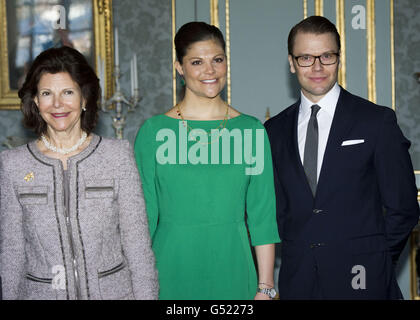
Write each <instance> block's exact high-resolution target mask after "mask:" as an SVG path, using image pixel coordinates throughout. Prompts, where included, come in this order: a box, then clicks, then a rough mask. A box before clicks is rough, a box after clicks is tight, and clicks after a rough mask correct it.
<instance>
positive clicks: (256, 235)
mask: <svg viewBox="0 0 420 320" xmlns="http://www.w3.org/2000/svg"><path fill="white" fill-rule="evenodd" d="M261 146H263V149H262V148H261ZM252 150H254V151H253V156H254V157H256V159H258V155H257V153H259V157H260V159H264V161H263V166H264V168H263V170H262V171H261V160H260V161H258V160H257V161H256V164H254V165H251V167H254V169H253V170H252V173H254V174H252V175H250V182H249V185H248V190H247V195H246V212H247V223H248V229H249V233H250V237H251V243H252V245H253V246H258V245H264V244H269V243H277V242H280V238H279V233H278V228H277V222H276V195H275V189H274V175H273V163H272V157H271V148H270V143H269V140H268V136H267V133H266V131H265V129H264V126H263V125H262V124H261V123H260V122H259V121H258V122H257V123H256V139H254V141H253V148H252Z"/></svg>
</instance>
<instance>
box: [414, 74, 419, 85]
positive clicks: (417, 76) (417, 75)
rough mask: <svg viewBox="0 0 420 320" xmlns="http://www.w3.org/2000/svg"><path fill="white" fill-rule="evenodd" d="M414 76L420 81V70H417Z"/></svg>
mask: <svg viewBox="0 0 420 320" xmlns="http://www.w3.org/2000/svg"><path fill="white" fill-rule="evenodd" d="M414 77H415V78H416V80H417V82H418V83H420V72H416V73H415V74H414Z"/></svg>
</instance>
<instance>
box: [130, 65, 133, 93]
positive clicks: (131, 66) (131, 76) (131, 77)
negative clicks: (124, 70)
mask: <svg viewBox="0 0 420 320" xmlns="http://www.w3.org/2000/svg"><path fill="white" fill-rule="evenodd" d="M130 79H131V96H134V60H133V59H131V61H130Z"/></svg>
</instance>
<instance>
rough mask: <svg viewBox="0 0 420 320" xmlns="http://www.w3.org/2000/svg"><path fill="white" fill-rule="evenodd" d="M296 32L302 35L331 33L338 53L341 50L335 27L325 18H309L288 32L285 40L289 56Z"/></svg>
mask: <svg viewBox="0 0 420 320" xmlns="http://www.w3.org/2000/svg"><path fill="white" fill-rule="evenodd" d="M298 32H303V33H315V34H323V33H332V34H333V35H334V37H335V41H336V43H337V48H338V52H340V49H341V42H340V35H339V34H338V31H337V28H336V27H335V25H334V24H333V23H332V22H331V21H330V20H328V19H327V18H325V17H321V16H311V17H308V18H306V19H304V20H302V21H301V22H299V23H298V24H297V25H295V26H294V27H293V28H292V29H291V30H290V32H289V37H288V39H287V48H288V51H289V54H290V55H293V46H294V42H295V38H296V35H297V34H298Z"/></svg>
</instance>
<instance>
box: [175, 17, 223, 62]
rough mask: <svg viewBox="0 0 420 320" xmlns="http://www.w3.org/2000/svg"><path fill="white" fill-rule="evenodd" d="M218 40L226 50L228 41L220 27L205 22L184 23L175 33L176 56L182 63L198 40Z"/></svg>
mask: <svg viewBox="0 0 420 320" xmlns="http://www.w3.org/2000/svg"><path fill="white" fill-rule="evenodd" d="M206 40H216V41H218V42H219V44H220V46H221V47H222V48H223V51H226V43H225V39H224V37H223V34H222V32H221V31H220V29H219V28H217V27H215V26H213V25H210V24H207V23H205V22H199V21H193V22H188V23H186V24H184V25H183V26H182V27H181V28H179V30H178V32H177V33H176V35H175V39H174V43H175V51H176V58H177V60H178V62H179V63H180V64H182V59H183V58H184V57H185V55H186V54H187V50H188V48H189V47H190V46H191V45H192V44H194V43H195V42H198V41H206Z"/></svg>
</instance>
